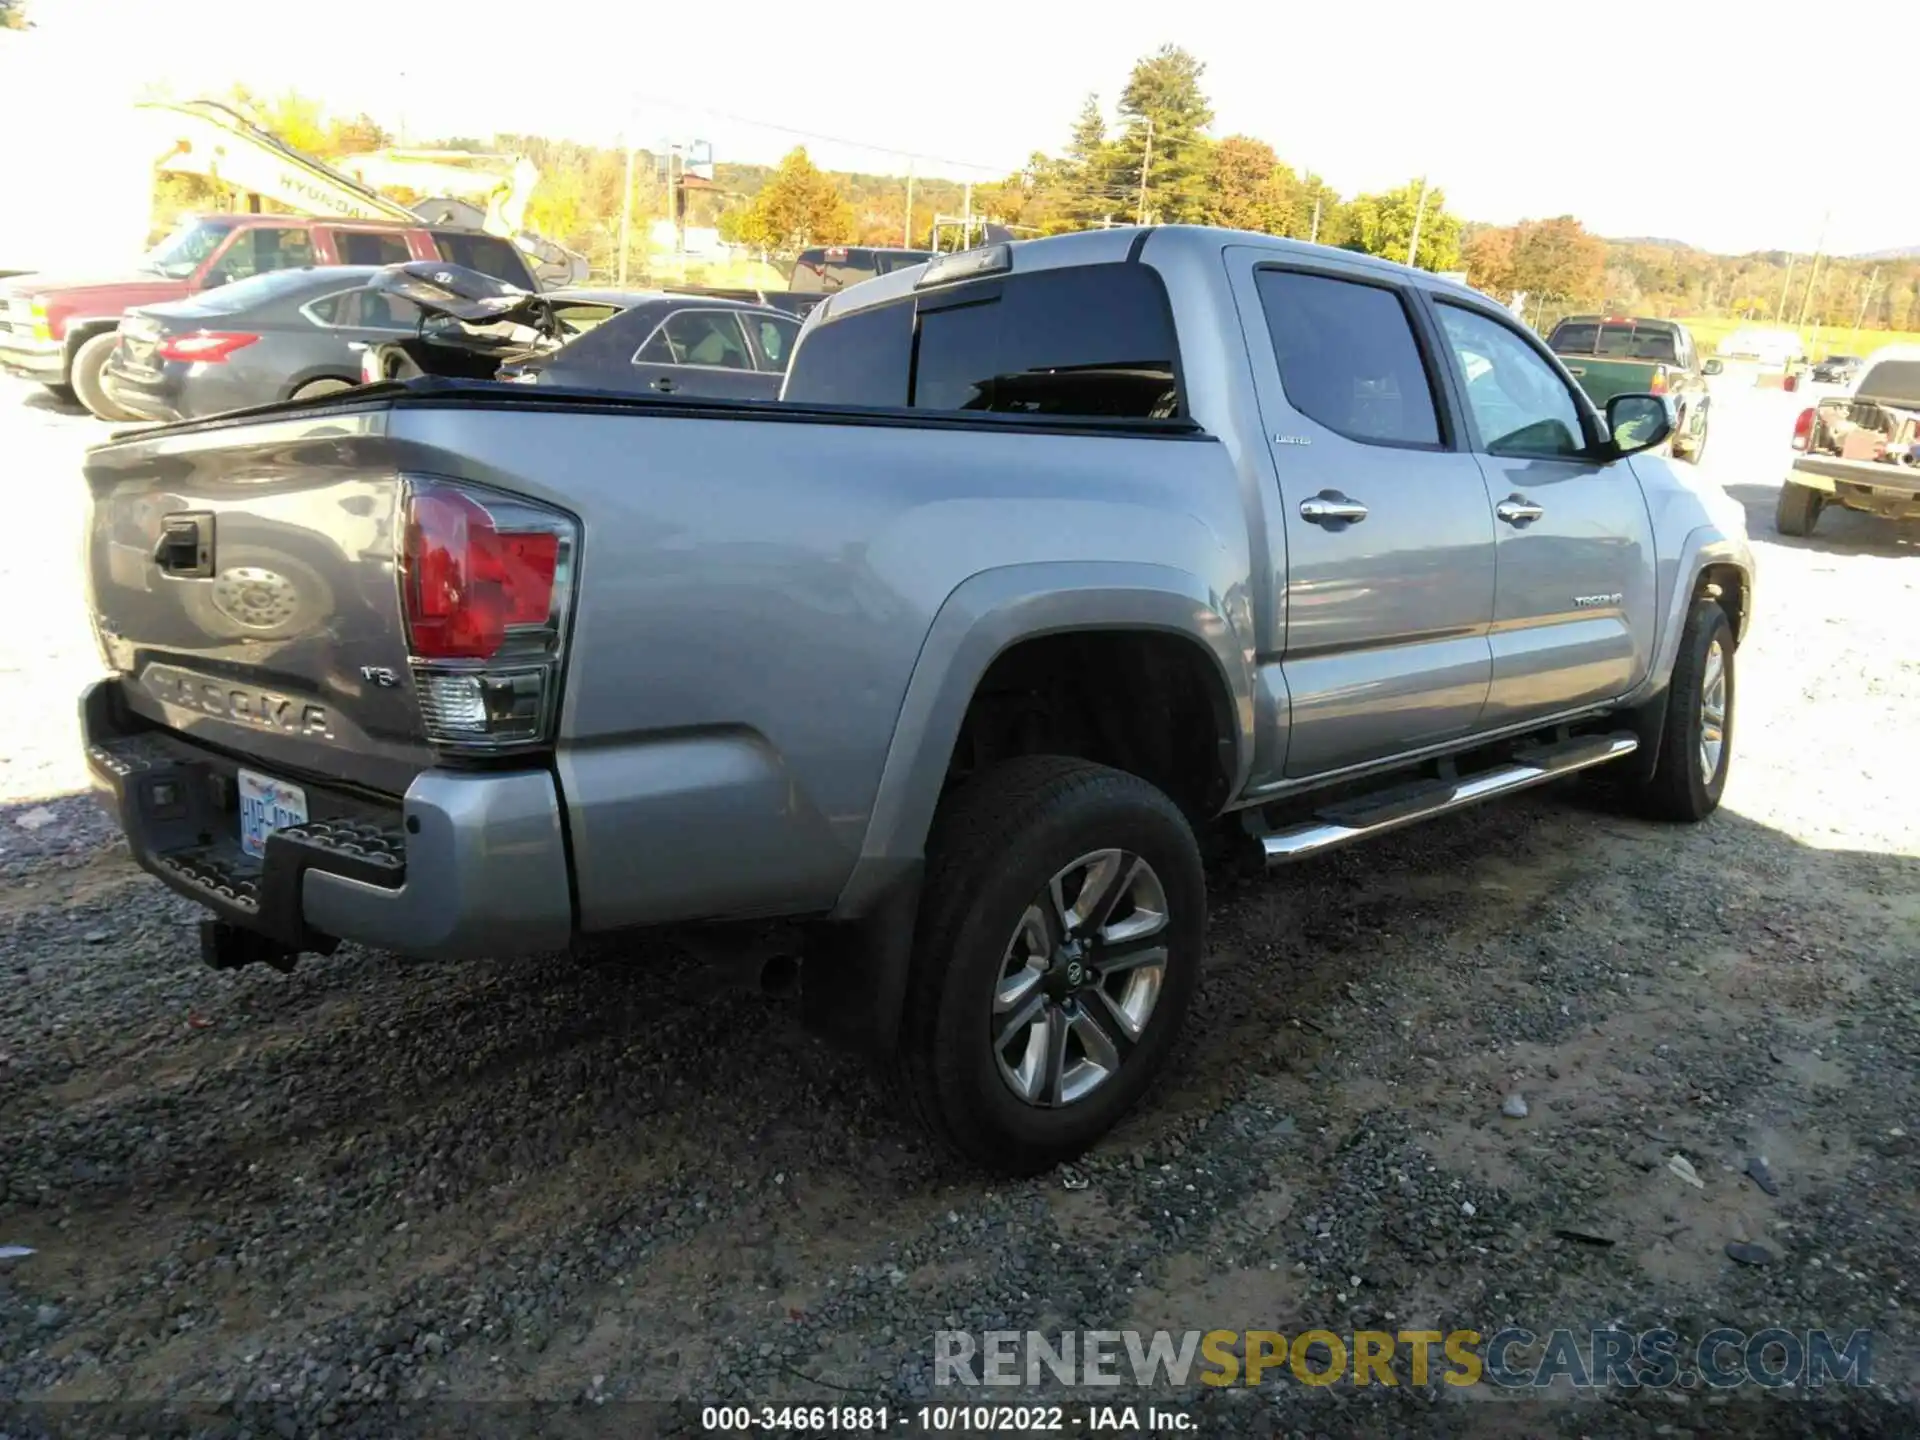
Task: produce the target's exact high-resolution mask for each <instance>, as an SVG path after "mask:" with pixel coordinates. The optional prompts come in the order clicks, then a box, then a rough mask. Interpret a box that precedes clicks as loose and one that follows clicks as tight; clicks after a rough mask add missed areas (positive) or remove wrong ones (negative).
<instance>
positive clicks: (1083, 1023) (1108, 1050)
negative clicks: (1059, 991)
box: [1072, 1005, 1133, 1075]
mask: <svg viewBox="0 0 1920 1440" xmlns="http://www.w3.org/2000/svg"><path fill="white" fill-rule="evenodd" d="M1072 1026H1073V1033H1074V1035H1075V1037H1076V1038H1077V1039H1078V1040H1079V1041H1080V1048H1081V1050H1083V1051H1084V1052H1085V1053H1086V1057H1087V1060H1088V1062H1089V1063H1090V1064H1092V1065H1094V1066H1095V1067H1096V1068H1098V1069H1100V1070H1104V1071H1105V1072H1106V1073H1107V1074H1109V1075H1111V1074H1113V1073H1114V1072H1115V1071H1116V1070H1118V1069H1119V1068H1120V1062H1121V1061H1122V1060H1124V1059H1126V1056H1127V1051H1129V1050H1131V1049H1132V1048H1133V1040H1132V1038H1131V1037H1129V1036H1128V1035H1126V1033H1125V1031H1124V1029H1122V1030H1121V1032H1120V1033H1119V1034H1115V1033H1114V1032H1113V1031H1111V1030H1109V1029H1108V1028H1107V1026H1106V1025H1105V1024H1104V1023H1102V1017H1101V1016H1100V1015H1099V1014H1098V1013H1097V1012H1095V1011H1093V1010H1090V1009H1089V1008H1087V1007H1086V1006H1085V1005H1079V1006H1075V1007H1074V1013H1073V1020H1072Z"/></svg>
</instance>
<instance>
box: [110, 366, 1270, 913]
mask: <svg viewBox="0 0 1920 1440" xmlns="http://www.w3.org/2000/svg"><path fill="white" fill-rule="evenodd" d="M86 475H87V480H88V483H89V486H90V489H91V507H92V511H91V520H90V526H89V535H90V557H91V558H90V564H89V575H90V583H91V585H92V591H93V593H92V600H93V608H94V612H95V614H96V616H97V617H98V622H97V623H98V625H99V629H100V633H101V640H102V645H103V649H104V651H105V653H106V655H107V657H108V661H109V666H110V668H111V670H112V671H113V672H114V674H115V676H116V680H115V681H114V682H113V683H114V684H115V686H116V687H117V695H118V699H117V700H116V702H115V705H114V706H113V707H110V708H111V711H112V713H111V714H106V713H105V712H103V718H102V720H101V723H102V724H103V725H111V726H112V727H115V733H116V734H117V733H119V731H120V730H124V729H127V728H134V729H137V728H139V727H142V726H144V727H150V728H152V729H153V730H156V731H158V732H160V738H161V739H163V740H164V741H166V743H167V744H169V745H174V744H177V743H179V742H185V743H188V744H190V745H194V746H198V747H201V749H202V750H203V751H205V752H207V753H208V754H212V755H217V756H222V757H226V759H225V762H224V763H227V764H231V763H232V762H233V761H234V760H235V759H237V760H238V761H239V763H241V764H243V765H249V766H251V767H252V768H253V769H255V770H258V771H261V772H264V773H266V774H268V775H270V776H275V777H279V778H282V779H286V780H288V781H289V782H291V783H295V784H304V785H307V786H308V787H309V788H310V789H313V790H315V791H316V792H317V793H323V794H325V795H329V796H333V795H336V793H337V797H338V802H339V808H340V810H341V813H343V814H344V813H346V812H347V811H349V810H351V809H352V808H353V805H352V804H349V801H352V802H353V804H357V803H359V801H362V800H364V801H366V802H368V803H370V804H373V805H375V806H376V807H378V806H385V807H386V808H387V809H388V810H389V811H391V812H392V814H393V816H394V818H396V819H397V817H398V809H397V807H398V805H399V804H400V802H401V799H402V797H404V796H406V795H408V794H409V793H410V792H412V791H413V790H414V789H415V787H416V786H417V784H418V783H419V781H420V780H421V778H422V777H426V776H444V775H446V774H447V773H449V772H448V770H447V762H446V760H445V758H444V757H442V756H438V755H436V753H435V750H434V748H433V747H432V746H431V745H430V744H429V743H428V742H427V740H426V738H425V736H424V734H423V728H422V722H421V718H420V713H421V703H422V702H421V699H420V696H419V695H418V694H417V693H416V687H417V677H416V676H415V674H414V673H413V672H411V671H410V668H409V655H408V641H407V633H406V627H405V624H404V623H403V618H402V609H401V602H400V593H399V586H400V576H399V566H398V563H397V560H396V546H397V541H398V537H399V526H400V525H401V523H402V518H401V515H400V510H399V506H400V504H401V499H402V496H403V493H404V491H405V487H406V484H407V483H408V482H407V481H406V479H405V477H408V476H428V477H440V478H442V479H444V480H448V481H452V482H455V483H457V484H462V485H469V486H474V487H485V488H486V489H487V490H489V491H491V492H497V493H501V494H504V495H508V496H520V497H524V498H525V499H527V500H530V501H533V502H536V503H539V504H543V505H546V506H549V507H554V508H556V509H559V510H563V511H565V512H566V513H567V514H569V515H571V516H573V517H575V518H576V519H577V521H578V524H579V530H580V535H581V541H580V547H579V554H578V561H577V567H576V570H575V573H574V575H573V577H572V580H571V583H572V584H573V585H574V587H575V593H574V600H573V604H572V608H571V614H570V617H569V625H570V634H569V635H568V637H567V639H566V642H565V657H564V669H563V672H562V678H561V680H560V682H559V685H560V694H559V710H558V722H557V730H556V732H555V734H554V736H553V739H552V743H551V745H550V746H548V747H546V748H545V749H543V750H542V751H540V752H539V753H531V754H528V753H516V754H513V755H506V756H501V757H499V758H497V759H492V760H488V759H484V758H482V759H480V760H475V761H468V762H465V768H467V769H469V770H471V769H473V768H475V767H476V766H477V767H478V768H479V769H480V770H483V771H488V772H490V773H491V772H495V771H500V770H503V769H506V770H514V769H518V770H521V771H525V772H526V773H528V774H532V775H536V776H537V775H540V774H545V775H546V776H548V777H550V780H549V782H548V783H549V785H550V788H557V791H558V793H559V795H560V799H561V804H560V809H561V812H562V813H563V814H564V822H563V823H564V825H565V827H566V836H567V842H568V845H569V847H570V854H571V857H572V862H573V869H574V875H575V879H576V881H577V889H578V893H577V898H576V903H577V907H578V919H579V923H580V928H583V929H587V930H595V929H604V928H611V927H614V926H617V925H622V924H641V923H658V922H662V921H668V920H678V919H690V918H699V917H702V916H705V915H711V914H723V913H724V914H741V913H752V912H754V911H756V910H758V911H765V912H768V913H804V912H806V911H809V910H819V909H824V908H826V907H829V906H831V905H832V904H833V902H834V900H835V898H836V896H837V895H838V893H839V891H840V889H841V887H842V886H843V885H844V884H845V883H846V882H847V880H848V877H849V874H850V873H851V871H852V868H853V866H854V864H855V862H856V860H857V859H858V858H859V856H860V853H861V846H862V842H863V839H864V838H865V837H867V835H868V828H869V818H870V815H871V813H872V808H873V804H874V799H875V794H876V792H877V790H878V787H879V782H880V777H881V769H882V766H883V763H884V761H885V759H886V756H887V753H888V747H889V744H890V742H891V738H892V736H893V734H894V731H895V727H896V723H897V721H898V717H899V714H900V709H901V705H902V703H903V698H904V697H905V695H906V692H907V687H908V682H909V679H910V677H911V675H912V673H913V671H914V667H915V663H916V660H917V659H918V657H919V656H920V654H921V651H922V649H923V647H924V646H928V645H931V644H932V643H934V642H933V641H931V640H930V639H929V633H930V631H931V630H932V628H933V625H934V621H935V618H936V616H937V615H939V614H940V613H941V611H942V607H943V606H945V605H946V604H947V602H948V600H949V597H951V596H952V595H953V594H954V593H955V591H956V589H957V588H958V587H960V586H961V585H962V583H963V582H965V581H967V580H968V579H970V578H971V577H973V576H975V575H976V574H978V573H980V572H982V571H986V570H995V571H996V573H1017V571H1018V569H1019V567H1020V566H1022V565H1035V566H1042V565H1048V566H1052V565H1070V566H1081V567H1090V566H1094V565H1098V566H1101V567H1103V568H1102V570H1101V571H1100V573H1102V574H1107V575H1111V576H1113V577H1115V579H1114V583H1116V584H1124V583H1125V579H1126V576H1127V575H1128V574H1129V573H1130V570H1129V567H1135V568H1134V570H1133V572H1132V573H1136V574H1137V573H1138V571H1137V567H1140V566H1147V565H1151V566H1154V567H1157V569H1156V572H1155V573H1157V574H1162V575H1164V574H1165V573H1166V567H1168V566H1169V565H1170V564H1171V565H1177V566H1178V567H1180V569H1181V570H1183V571H1185V572H1187V573H1188V574H1190V575H1191V576H1193V577H1195V578H1194V580H1193V582H1192V588H1193V589H1194V590H1195V591H1196V592H1197V593H1196V603H1199V604H1202V605H1206V604H1208V603H1209V597H1210V595H1211V596H1220V595H1224V594H1226V593H1228V592H1229V591H1230V590H1231V588H1232V587H1233V585H1234V584H1235V583H1237V578H1238V577H1244V575H1245V574H1246V573H1247V571H1248V567H1249V563H1250V561H1249V556H1248V555H1247V553H1246V546H1247V541H1246V539H1245V538H1244V537H1245V530H1246V527H1245V522H1244V518H1243V510H1242V500H1241V497H1240V492H1239V483H1238V478H1237V476H1236V474H1235V471H1234V468H1233V465H1232V462H1231V460H1230V459H1229V457H1228V455H1227V453H1226V450H1225V448H1224V447H1222V446H1220V445H1218V444H1217V443H1214V442H1213V441H1212V439H1211V437H1209V436H1207V435H1205V434H1204V433H1203V432H1201V431H1200V430H1198V428H1197V427H1195V426H1194V425H1192V424H1191V423H1189V422H1185V421H1177V420H1176V421H1158V420H1116V421H1106V420H1073V421H1056V420H1050V419H1045V418H1032V417H1024V416H1008V415H984V414H970V413H965V412H958V413H932V412H927V411H910V410H853V409H849V408H839V407H807V406H799V405H785V404H779V403H775V402H753V401H713V400H702V401H697V402H687V401H679V400H671V399H667V398H664V397H663V398H653V397H645V396H618V395H611V394H604V393H598V392H591V391H565V390H561V389H559V388H557V387H555V388H545V387H539V388H536V387H527V386H516V385H506V384H463V383H459V382H450V381H416V382H412V383H410V384H406V385H387V386H373V387H367V388H364V389H361V390H357V391H352V392H348V393H347V394H345V395H342V396H339V397H334V398H333V399H332V400H329V401H309V402H290V403H286V404H281V405H275V406H268V407H262V408H260V409H257V410H253V411H248V412H243V413H237V414H233V415H228V416H222V417H219V418H217V419H214V420H209V421H201V422H195V423H189V424H181V425H173V426H167V427H162V428H158V429H154V430H148V431H142V432H137V433H133V434H129V435H125V436H122V437H119V438H117V439H116V440H115V441H114V442H113V443H111V444H108V445H106V446H103V447H101V448H99V449H96V450H95V451H94V452H92V454H91V455H90V456H89V459H88V462H87V466H86ZM1009 501H1015V502H1018V505H1017V508H1015V507H1010V506H1009V504H1008V502H1009ZM183 514H184V515H195V514H199V515H206V516H210V517H211V521H210V524H211V531H210V533H211V535H212V540H211V549H212V555H211V557H210V570H211V573H210V574H209V575H206V576H204V577H201V578H181V577H173V576H161V575H158V574H157V573H156V570H155V559H154V556H155V551H156V547H158V546H160V544H161V541H162V530H163V525H164V523H165V520H166V517H168V516H175V517H178V516H180V515H183ZM1010 514H1017V515H1018V516H1019V517H1020V520H1019V523H1017V524H1010V523H1009V520H1008V517H1009V515H1010ZM181 558H182V559H183V560H187V559H191V558H192V557H191V556H190V555H189V554H188V553H187V552H186V551H185V550H183V551H182V553H181ZM1009 567H1010V568H1009ZM1083 573H1084V572H1083ZM1223 644H1227V645H1231V646H1233V647H1236V648H1237V647H1238V645H1239V642H1238V641H1227V640H1223ZM796 697H809V698H807V699H806V700H805V701H804V703H795V699H796ZM449 803H453V802H451V801H450V802H449ZM232 823H233V821H232V818H231V813H230V812H228V813H227V818H225V819H222V820H220V821H219V824H220V825H223V826H224V825H231V824H232ZM635 834H653V835H662V834H670V835H674V836H676V837H677V843H676V844H675V846H674V847H673V849H672V851H671V852H670V853H669V852H661V853H642V852H636V851H635V850H634V848H633V847H632V846H631V845H630V844H629V843H628V840H627V837H630V836H632V835H635ZM743 834H745V835H750V836H752V837H753V841H752V844H751V846H750V853H743V852H742V850H741V840H740V837H741V836H742V835H743ZM311 888H312V887H311V883H310V884H309V893H310V895H311Z"/></svg>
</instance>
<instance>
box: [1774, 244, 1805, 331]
mask: <svg viewBox="0 0 1920 1440" xmlns="http://www.w3.org/2000/svg"><path fill="white" fill-rule="evenodd" d="M1797 258H1799V257H1797V256H1794V255H1788V256H1787V278H1786V279H1785V280H1783V281H1781V282H1780V300H1779V303H1778V304H1776V305H1775V306H1774V307H1773V323H1774V324H1776V325H1778V324H1779V323H1780V317H1781V316H1782V315H1784V314H1785V313H1786V310H1787V292H1788V291H1789V290H1791V289H1792V288H1793V262H1794V261H1795V260H1796V259H1797Z"/></svg>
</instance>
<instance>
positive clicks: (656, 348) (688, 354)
mask: <svg viewBox="0 0 1920 1440" xmlns="http://www.w3.org/2000/svg"><path fill="white" fill-rule="evenodd" d="M633 363H634V364H636V365H698V366H700V367H702V368H703V369H708V370H751V369H753V357H752V356H751V355H749V354H748V353H747V341H746V337H745V335H743V334H742V333H741V330H740V322H739V321H737V320H735V319H734V316H733V312H732V311H731V310H682V311H681V312H680V313H679V314H678V315H674V316H671V317H669V318H668V320H667V321H666V322H665V323H664V324H663V325H661V327H660V328H659V329H658V330H656V331H654V332H653V336H652V338H651V339H649V340H648V341H647V343H646V344H645V345H643V346H641V347H640V349H639V351H638V353H636V354H635V355H634V357H633Z"/></svg>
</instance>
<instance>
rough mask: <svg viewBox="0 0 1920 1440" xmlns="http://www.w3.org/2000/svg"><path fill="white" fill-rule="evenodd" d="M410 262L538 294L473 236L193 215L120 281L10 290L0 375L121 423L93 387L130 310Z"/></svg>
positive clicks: (2, 302) (501, 249)
mask: <svg viewBox="0 0 1920 1440" xmlns="http://www.w3.org/2000/svg"><path fill="white" fill-rule="evenodd" d="M407 260H446V261H451V262H452V263H454V264H456V265H464V266H465V267H466V268H468V269H469V270H478V271H480V272H481V273H482V274H486V275H491V276H493V277H494V278H496V279H499V280H505V281H507V282H508V283H510V284H513V285H518V286H521V287H522V288H524V289H527V290H536V289H538V288H539V286H538V283H537V282H536V281H535V280H534V277H533V273H532V271H531V270H529V269H528V267H527V263H526V261H525V260H524V259H523V258H522V257H521V254H520V252H519V251H518V250H516V249H515V248H514V247H513V245H512V244H511V243H510V242H509V241H506V240H503V239H501V238H499V237H498V236H495V235H487V234H483V233H481V232H479V231H477V230H468V229H461V228H458V227H454V226H446V225H408V224H405V223H404V222H400V221H393V220H318V219H313V218H310V217H307V216H303V215H194V216H189V217H187V218H186V219H185V220H183V221H181V223H180V225H179V227H178V228H177V229H176V230H175V231H174V232H173V233H172V234H171V235H169V236H168V237H167V238H166V239H165V240H164V241H162V242H161V243H160V244H159V245H158V246H157V247H155V248H154V249H153V250H152V251H150V252H149V253H148V254H147V256H146V257H145V258H144V259H143V260H141V261H140V262H139V264H138V265H137V266H135V267H133V268H132V269H131V270H129V271H127V272H126V273H123V274H118V275H107V276H100V277H93V278H87V277H76V278H68V277H63V276H54V275H22V276H17V277H15V278H14V279H13V280H11V281H10V282H9V283H8V286H7V290H6V293H5V295H4V297H0V370H4V371H6V372H7V373H8V374H10V375H18V376H21V377H23V378H25V379H28V380H38V381H39V382H40V383H41V384H43V385H45V386H47V387H48V388H50V389H52V390H53V391H55V392H56V393H58V394H59V395H60V396H61V397H62V398H63V399H69V400H71V399H77V400H78V401H79V402H80V403H81V404H82V405H84V406H86V407H87V409H88V410H90V411H92V412H93V413H94V414H95V415H98V416H99V417H100V418H101V419H103V420H130V419H133V418H135V417H133V416H132V415H130V414H129V413H128V412H126V411H124V410H122V409H120V407H118V406H117V405H115V404H114V403H113V397H112V395H110V394H109V393H108V392H107V389H106V387H105V386H104V384H103V383H102V380H101V371H102V370H103V369H105V367H106V363H107V357H108V356H110V355H111V354H112V353H113V347H114V344H115V332H116V331H117V330H118V329H119V325H120V317H121V315H122V314H124V313H125V312H126V311H127V310H129V309H131V308H133V307H134V306H136V305H153V304H157V303H159V302H161V301H165V300H180V299H184V298H185V297H187V296H188V295H194V294H198V293H199V292H200V291H202V290H210V289H212V288H214V287H215V286H217V285H225V284H229V283H231V282H232V281H235V280H244V279H246V278H248V277H249V276H252V275H258V274H261V273H262V272H264V271H268V270H287V269H292V268H295V267H297V266H304V265H392V264H398V263H401V262H404V261H407Z"/></svg>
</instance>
